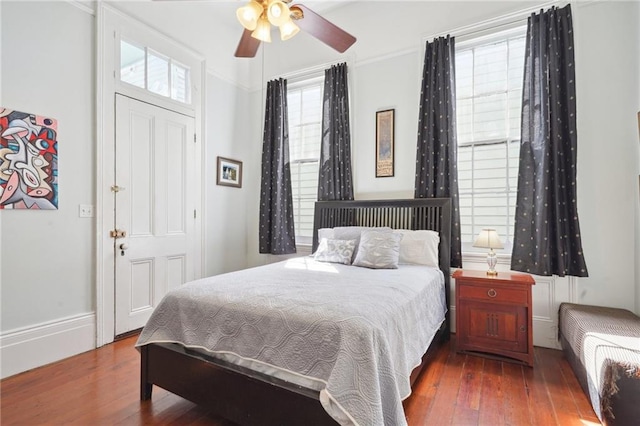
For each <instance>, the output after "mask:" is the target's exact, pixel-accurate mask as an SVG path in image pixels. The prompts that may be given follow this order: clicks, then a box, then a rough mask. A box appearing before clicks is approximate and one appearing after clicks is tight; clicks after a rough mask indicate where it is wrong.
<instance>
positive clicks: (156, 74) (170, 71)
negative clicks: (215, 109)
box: [120, 40, 191, 104]
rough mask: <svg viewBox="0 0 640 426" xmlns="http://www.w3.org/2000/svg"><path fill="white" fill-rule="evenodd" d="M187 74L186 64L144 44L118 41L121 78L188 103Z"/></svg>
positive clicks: (188, 87)
mask: <svg viewBox="0 0 640 426" xmlns="http://www.w3.org/2000/svg"><path fill="white" fill-rule="evenodd" d="M190 77H191V73H190V70H189V67H186V66H184V65H182V64H180V63H178V62H176V61H175V60H173V59H171V58H169V57H167V56H165V55H162V54H161V53H158V52H155V51H153V50H151V49H149V48H147V47H140V46H137V45H135V44H133V43H129V42H127V41H124V40H120V81H122V82H124V83H128V84H131V85H133V86H136V87H139V88H141V89H145V90H148V91H150V92H152V93H155V94H156V95H160V96H164V97H166V98H171V99H173V100H174V101H178V102H182V103H185V104H189V103H191V89H190V84H191V82H190Z"/></svg>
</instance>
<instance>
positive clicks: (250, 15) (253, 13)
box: [236, 0, 263, 31]
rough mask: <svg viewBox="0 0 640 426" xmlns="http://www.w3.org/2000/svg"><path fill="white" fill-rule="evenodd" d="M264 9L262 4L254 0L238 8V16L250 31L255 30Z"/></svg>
mask: <svg viewBox="0 0 640 426" xmlns="http://www.w3.org/2000/svg"><path fill="white" fill-rule="evenodd" d="M262 10H263V9H262V5H261V4H260V3H258V2H257V1H255V0H252V1H250V2H249V3H247V4H246V5H245V6H242V7H240V8H238V10H236V17H237V18H238V21H240V23H241V24H242V26H243V27H245V28H246V29H248V30H249V31H253V30H255V29H256V27H257V26H258V20H259V18H260V15H262Z"/></svg>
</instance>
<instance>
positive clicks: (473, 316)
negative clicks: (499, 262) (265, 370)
mask: <svg viewBox="0 0 640 426" xmlns="http://www.w3.org/2000/svg"><path fill="white" fill-rule="evenodd" d="M453 278H454V279H455V280H456V340H457V350H458V352H479V353H484V354H493V355H499V356H502V357H507V358H509V359H511V360H517V361H520V362H522V363H524V364H526V365H529V366H531V367H533V320H532V316H531V310H532V305H531V286H532V285H534V284H535V281H534V280H533V278H532V277H531V275H528V274H516V273H512V272H499V273H498V275H496V276H489V275H487V274H486V272H485V271H468V270H466V271H465V270H461V269H459V270H457V271H455V272H454V273H453Z"/></svg>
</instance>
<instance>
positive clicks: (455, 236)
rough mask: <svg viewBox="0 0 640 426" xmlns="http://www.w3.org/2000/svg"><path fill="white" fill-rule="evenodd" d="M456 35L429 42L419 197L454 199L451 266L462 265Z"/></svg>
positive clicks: (421, 119)
mask: <svg viewBox="0 0 640 426" xmlns="http://www.w3.org/2000/svg"><path fill="white" fill-rule="evenodd" d="M455 102H456V74H455V42H454V39H453V37H449V36H447V37H446V38H445V37H440V38H438V39H436V40H434V41H433V42H431V43H429V42H427V46H426V50H425V55H424V70H423V73H422V90H421V92H420V115H419V117H418V151H417V154H416V187H415V198H433V197H448V198H451V206H452V209H451V266H453V267H457V268H460V267H462V252H461V241H460V212H459V209H458V206H459V200H458V168H457V157H458V141H457V137H456V107H455Z"/></svg>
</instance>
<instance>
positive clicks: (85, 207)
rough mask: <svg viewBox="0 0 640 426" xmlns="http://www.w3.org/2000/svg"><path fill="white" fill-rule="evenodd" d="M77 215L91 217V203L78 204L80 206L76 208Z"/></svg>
mask: <svg viewBox="0 0 640 426" xmlns="http://www.w3.org/2000/svg"><path fill="white" fill-rule="evenodd" d="M78 216H80V217H93V206H92V205H91V204H80V208H79V209H78Z"/></svg>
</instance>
